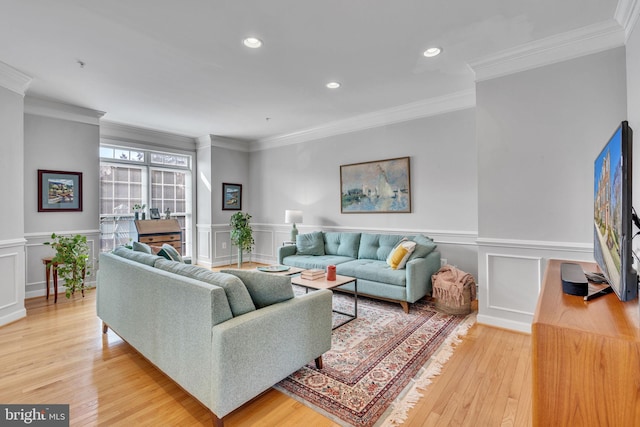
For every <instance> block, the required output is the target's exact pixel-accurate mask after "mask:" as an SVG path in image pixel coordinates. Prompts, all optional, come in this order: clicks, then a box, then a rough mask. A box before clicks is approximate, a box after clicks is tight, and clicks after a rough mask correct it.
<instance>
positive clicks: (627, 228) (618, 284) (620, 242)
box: [594, 121, 638, 301]
mask: <svg viewBox="0 0 640 427" xmlns="http://www.w3.org/2000/svg"><path fill="white" fill-rule="evenodd" d="M631 172H632V169H631V128H629V126H628V124H627V122H626V121H625V122H622V123H621V124H620V126H619V127H618V129H616V131H615V132H614V134H613V136H612V137H611V138H610V139H609V141H608V142H607V144H606V145H605V147H604V148H603V149H602V151H601V152H600V154H599V155H598V157H597V158H596V160H595V164H594V257H595V259H596V262H597V263H598V266H599V267H600V269H601V270H602V272H603V274H604V276H605V277H606V279H607V281H608V282H609V284H610V285H611V287H612V288H613V290H614V291H615V293H616V294H617V295H618V297H619V298H620V300H622V301H628V300H631V299H634V298H635V297H636V296H637V289H638V284H637V274H636V271H635V270H634V269H633V266H632V264H633V260H632V256H633V254H632V246H631V241H632V237H633V234H632V218H631V214H632V207H631Z"/></svg>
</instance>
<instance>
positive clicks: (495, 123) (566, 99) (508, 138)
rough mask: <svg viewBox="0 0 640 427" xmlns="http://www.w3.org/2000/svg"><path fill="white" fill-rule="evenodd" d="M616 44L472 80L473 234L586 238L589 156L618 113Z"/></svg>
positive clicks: (621, 92) (621, 94) (620, 72)
mask: <svg viewBox="0 0 640 427" xmlns="http://www.w3.org/2000/svg"><path fill="white" fill-rule="evenodd" d="M624 56H625V50H624V48H618V49H613V50H608V51H605V52H602V53H598V54H594V55H588V56H585V57H582V58H578V59H574V60H571V61H565V62H561V63H558V64H553V65H549V66H546V67H541V68H537V69H534V70H530V71H526V72H522V73H517V74H512V75H510V76H506V77H502V78H496V79H493V80H489V81H485V82H480V83H478V85H477V88H476V100H477V112H478V130H477V138H478V169H479V174H480V176H479V200H480V204H479V206H478V220H479V230H478V231H479V236H480V237H499V238H503V239H524V240H543V241H560V242H590V241H591V240H592V211H593V205H592V199H593V161H594V159H595V157H596V156H597V154H598V153H599V152H600V150H601V149H602V147H603V146H604V143H605V142H606V141H607V139H608V138H609V136H611V134H612V133H613V131H614V130H615V128H616V126H617V123H619V122H620V121H621V120H623V119H624V118H625V117H626V95H625V67H624V63H625V62H624V61H625V60H624Z"/></svg>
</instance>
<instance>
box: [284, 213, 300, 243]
mask: <svg viewBox="0 0 640 427" xmlns="http://www.w3.org/2000/svg"><path fill="white" fill-rule="evenodd" d="M296 222H297V223H298V224H300V223H302V211H293V210H288V209H287V210H286V211H284V223H285V224H293V228H291V241H292V242H295V241H296V236H297V235H298V229H297V228H296Z"/></svg>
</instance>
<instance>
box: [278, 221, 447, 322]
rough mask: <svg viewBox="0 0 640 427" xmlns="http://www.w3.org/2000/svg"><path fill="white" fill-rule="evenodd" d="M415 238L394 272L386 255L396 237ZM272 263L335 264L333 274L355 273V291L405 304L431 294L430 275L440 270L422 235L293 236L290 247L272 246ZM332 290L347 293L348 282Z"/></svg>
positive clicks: (433, 250) (436, 255)
mask: <svg viewBox="0 0 640 427" xmlns="http://www.w3.org/2000/svg"><path fill="white" fill-rule="evenodd" d="M405 238H406V239H408V240H413V241H415V242H416V248H415V251H414V252H413V253H412V254H411V256H410V257H409V261H408V262H407V264H406V266H405V268H402V269H398V270H394V269H392V268H391V267H390V266H389V264H387V257H388V256H389V253H390V252H391V251H392V250H393V248H394V247H395V246H396V245H397V244H398V243H400V241H401V240H402V239H405ZM278 263H280V264H283V265H288V266H291V267H299V268H305V269H309V268H322V269H326V268H327V266H328V265H332V264H333V265H335V266H336V273H337V274H340V275H344V276H351V277H355V278H356V279H358V280H357V284H358V295H366V296H370V297H374V298H379V299H384V300H390V301H395V302H399V303H400V304H401V305H402V308H403V309H404V311H405V312H406V313H408V312H409V303H414V302H416V301H418V300H419V299H420V298H422V297H424V296H425V295H428V294H431V276H432V275H433V274H435V273H436V272H437V271H438V270H439V269H440V253H439V252H438V251H437V250H436V244H435V243H434V242H433V240H432V239H430V238H429V237H426V236H423V235H417V236H402V235H397V234H373V233H341V232H322V231H318V232H315V233H309V234H303V235H299V236H298V238H297V240H296V244H295V245H287V246H282V247H279V248H278ZM338 289H342V290H346V291H350V292H353V291H354V285H353V284H347V285H344V286H341V287H340V288H338Z"/></svg>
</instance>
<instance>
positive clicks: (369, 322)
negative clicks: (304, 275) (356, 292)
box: [275, 290, 475, 427]
mask: <svg viewBox="0 0 640 427" xmlns="http://www.w3.org/2000/svg"><path fill="white" fill-rule="evenodd" d="M298 291H299V290H297V292H298ZM333 298H334V301H333V304H334V308H336V309H338V310H340V311H344V312H349V313H350V312H352V311H353V297H352V296H350V295H345V294H334V297H333ZM343 320H344V318H343V317H342V316H340V315H337V314H335V313H334V319H333V321H334V324H337V323H340V322H342V321H343ZM474 321H475V314H471V315H469V316H454V315H449V314H445V313H441V312H438V311H436V309H435V307H434V303H433V302H429V301H426V300H421V301H418V302H417V303H415V304H413V305H412V306H411V312H410V313H409V314H406V313H404V311H403V310H402V308H401V307H400V305H399V304H394V303H388V302H384V301H378V300H373V299H369V298H358V318H357V319H355V320H353V321H352V322H349V323H347V324H346V325H343V326H340V327H339V328H337V329H335V330H334V331H333V342H332V348H331V350H330V351H329V352H327V353H325V354H324V356H323V357H322V358H323V363H324V368H323V369H322V370H318V369H316V367H315V364H314V363H310V364H308V365H307V366H305V367H304V368H302V369H300V370H299V371H297V372H295V373H294V374H292V375H290V376H289V377H287V378H286V379H284V380H283V381H281V382H280V383H279V384H278V385H276V387H275V388H276V389H278V390H280V391H282V392H283V393H285V394H287V395H289V396H291V397H293V398H294V399H296V400H298V401H300V402H302V403H304V404H305V405H307V406H310V407H312V408H313V409H315V410H317V411H318V412H320V413H322V414H324V415H325V416H327V417H328V418H330V419H332V420H334V421H335V422H336V423H339V424H340V425H343V426H357V427H360V426H374V425H380V424H382V423H384V424H385V425H397V424H400V423H401V422H402V420H404V419H405V417H406V412H407V410H408V409H409V408H410V407H411V406H413V405H414V404H415V402H416V401H417V400H418V399H419V398H420V394H419V392H418V391H417V388H424V387H426V386H427V385H428V384H429V383H430V380H429V378H431V377H433V376H435V375H437V374H438V373H439V372H440V368H441V367H442V363H444V362H445V361H446V360H447V359H448V358H449V356H450V355H451V353H452V351H453V345H454V344H455V343H457V342H459V337H460V336H461V335H464V334H465V333H466V331H467V330H468V329H469V327H470V326H471V325H473V323H474Z"/></svg>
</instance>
